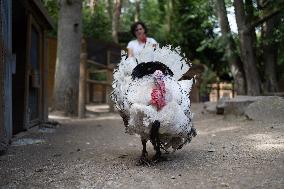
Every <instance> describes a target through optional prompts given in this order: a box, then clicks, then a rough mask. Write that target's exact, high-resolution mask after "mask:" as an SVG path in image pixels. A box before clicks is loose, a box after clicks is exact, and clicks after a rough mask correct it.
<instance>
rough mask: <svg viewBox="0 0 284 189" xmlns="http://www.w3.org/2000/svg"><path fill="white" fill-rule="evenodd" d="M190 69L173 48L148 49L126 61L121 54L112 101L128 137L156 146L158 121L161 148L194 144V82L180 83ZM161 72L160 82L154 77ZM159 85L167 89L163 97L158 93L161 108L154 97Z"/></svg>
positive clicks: (176, 49)
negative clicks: (155, 124)
mask: <svg viewBox="0 0 284 189" xmlns="http://www.w3.org/2000/svg"><path fill="white" fill-rule="evenodd" d="M145 63H146V64H145ZM149 63H151V64H149ZM142 64H143V65H142ZM148 66H149V67H148ZM150 66H151V67H150ZM161 66H162V67H161ZM189 66H190V65H188V63H187V60H186V59H185V58H184V57H183V56H181V55H180V49H179V48H175V49H173V48H172V47H171V46H165V47H162V48H160V47H155V48H154V47H152V46H150V45H148V46H146V47H145V48H144V49H143V50H142V51H141V54H140V55H139V56H138V57H136V58H134V57H131V58H126V54H125V53H124V52H123V53H122V60H121V62H120V63H119V65H118V68H117V69H116V70H115V71H114V75H113V76H114V81H113V93H112V99H113V101H114V103H115V105H116V107H117V109H118V110H119V112H120V113H121V116H122V117H123V119H124V123H125V126H126V132H127V133H129V134H138V135H140V136H141V139H142V143H143V140H144V141H145V140H146V141H147V140H149V139H150V140H151V142H152V143H153V140H155V139H152V138H151V132H152V130H151V129H152V126H153V123H154V122H155V121H157V123H159V129H158V133H159V134H158V135H159V138H158V139H159V144H158V147H162V148H163V149H168V148H169V147H172V148H173V149H174V150H176V149H179V148H181V147H182V146H183V145H184V144H185V143H187V142H190V141H191V139H192V136H195V135H196V132H195V129H194V128H192V113H191V112H190V100H189V93H190V90H191V87H192V84H193V79H191V80H181V81H179V79H180V78H181V77H182V76H183V74H185V73H186V72H187V71H188V69H189ZM160 68H161V69H160ZM134 70H135V71H134ZM157 70H162V72H163V73H162V72H159V71H157ZM167 70H169V71H167ZM158 72H159V73H162V75H161V76H159V78H158V79H157V77H156V76H155V74H157V73H158ZM137 73H138V75H139V76H137ZM135 74H136V75H135ZM159 79H160V80H159ZM158 81H160V82H162V85H164V93H163V94H162V93H159V94H162V97H163V99H164V102H165V105H163V106H162V108H159V107H158V106H156V105H155V104H153V96H151V94H152V95H153V93H154V92H153V90H154V89H155V88H156V89H157V90H158V92H159V91H160V92H161V89H160V88H159V86H160V85H157V84H158ZM159 98H160V96H159ZM160 100H162V99H160ZM153 145H154V147H155V144H153ZM155 149H156V147H155ZM156 151H157V150H156ZM142 156H143V153H142Z"/></svg>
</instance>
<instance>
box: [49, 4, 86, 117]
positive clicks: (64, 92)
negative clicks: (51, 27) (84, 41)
mask: <svg viewBox="0 0 284 189" xmlns="http://www.w3.org/2000/svg"><path fill="white" fill-rule="evenodd" d="M59 5H60V11H59V21H58V42H57V61H56V71H55V84H54V104H53V106H54V109H55V110H62V111H64V112H65V113H66V115H71V116H75V115H77V112H78V90H79V75H80V74H79V72H80V71H79V70H80V47H81V33H82V1H81V0H60V1H59ZM75 15H76V16H75Z"/></svg>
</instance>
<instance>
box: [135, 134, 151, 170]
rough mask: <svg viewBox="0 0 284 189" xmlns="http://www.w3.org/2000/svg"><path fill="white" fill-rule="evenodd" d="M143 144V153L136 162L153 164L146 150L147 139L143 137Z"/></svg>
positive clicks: (139, 164)
mask: <svg viewBox="0 0 284 189" xmlns="http://www.w3.org/2000/svg"><path fill="white" fill-rule="evenodd" d="M141 142H142V145H143V150H142V154H141V156H140V158H139V160H138V162H137V163H136V165H137V166H141V165H146V166H151V162H150V161H149V160H148V158H147V157H148V152H147V150H146V143H147V140H144V139H141Z"/></svg>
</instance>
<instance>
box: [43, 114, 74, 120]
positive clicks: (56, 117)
mask: <svg viewBox="0 0 284 189" xmlns="http://www.w3.org/2000/svg"><path fill="white" fill-rule="evenodd" d="M48 118H49V119H54V120H68V119H71V118H70V117H65V116H60V115H49V116H48Z"/></svg>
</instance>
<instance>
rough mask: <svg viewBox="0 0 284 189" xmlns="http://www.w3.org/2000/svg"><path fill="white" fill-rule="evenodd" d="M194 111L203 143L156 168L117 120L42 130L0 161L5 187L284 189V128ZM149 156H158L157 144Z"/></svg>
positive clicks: (0, 179) (15, 145)
mask: <svg viewBox="0 0 284 189" xmlns="http://www.w3.org/2000/svg"><path fill="white" fill-rule="evenodd" d="M193 109H194V111H195V112H197V114H196V116H195V127H196V128H197V130H198V136H197V137H196V138H194V140H193V141H192V143H191V144H189V145H187V146H185V147H184V148H183V149H182V150H180V151H177V152H176V153H174V154H169V155H168V158H169V159H170V160H169V161H167V162H161V163H159V164H157V165H155V166H152V167H143V166H142V167H141V166H136V165H135V162H136V160H137V158H138V157H139V155H140V153H141V150H142V147H141V144H140V140H139V138H138V137H135V136H129V135H127V134H125V133H124V128H123V126H122V121H121V119H120V117H119V116H118V115H117V114H104V115H101V116H99V117H97V118H89V119H87V120H62V121H61V123H62V125H61V126H59V127H57V128H56V129H38V128H34V129H32V130H30V131H29V132H26V133H24V134H21V135H19V136H17V139H33V140H30V141H29V140H28V141H23V140H22V141H21V140H16V139H15V141H16V142H14V143H13V145H12V146H11V147H10V149H9V150H8V152H7V153H6V154H5V155H3V156H0V187H1V188H68V189H69V188H155V189H157V188H162V189H167V188H185V189H188V188H206V189H207V188H273V189H276V188H279V189H280V188H284V124H283V123H264V122H255V121H247V120H244V119H242V118H238V119H236V118H223V117H222V116H215V115H210V114H201V113H200V112H201V106H200V105H193ZM35 139H37V140H35ZM17 142H18V143H17ZM21 142H23V143H28V142H33V143H36V144H29V145H21V144H22V143H21ZM148 149H149V150H150V149H151V150H150V155H153V153H154V152H153V150H152V146H151V145H150V144H148Z"/></svg>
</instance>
